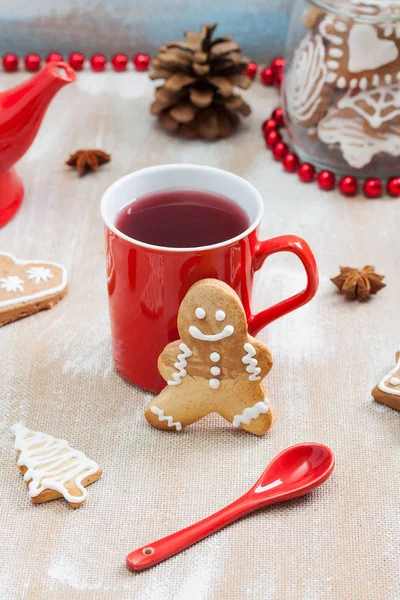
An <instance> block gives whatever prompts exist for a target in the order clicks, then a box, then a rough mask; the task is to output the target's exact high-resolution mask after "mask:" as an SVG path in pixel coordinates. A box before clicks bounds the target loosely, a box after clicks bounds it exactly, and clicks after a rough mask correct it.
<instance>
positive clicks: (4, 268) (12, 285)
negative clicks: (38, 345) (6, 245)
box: [0, 252, 67, 327]
mask: <svg viewBox="0 0 400 600" xmlns="http://www.w3.org/2000/svg"><path fill="white" fill-rule="evenodd" d="M66 292H67V272H66V270H65V268H64V267H63V266H61V265H59V264H57V263H50V262H44V261H43V262H42V261H35V260H33V261H26V260H21V259H19V258H15V256H13V255H12V254H8V253H6V252H0V327H1V326H2V325H5V324H6V323H11V321H16V320H17V319H21V318H22V317H27V316H29V315H32V314H33V313H35V312H38V311H40V310H44V309H47V308H52V307H53V306H54V305H55V304H57V302H58V301H59V300H61V298H63V297H64V296H65V294H66Z"/></svg>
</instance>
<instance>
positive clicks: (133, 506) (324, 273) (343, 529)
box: [0, 73, 400, 600]
mask: <svg viewBox="0 0 400 600" xmlns="http://www.w3.org/2000/svg"><path fill="white" fill-rule="evenodd" d="M25 77H26V75H25V74H18V75H11V76H9V75H2V76H1V78H0V79H1V84H2V87H4V88H5V87H10V86H12V85H15V84H17V83H18V82H19V81H20V80H22V79H24V78H25ZM152 85H153V84H151V83H150V82H149V81H148V79H147V77H146V75H145V74H132V73H127V74H115V73H107V74H93V73H83V74H80V75H79V81H78V83H77V84H76V85H74V86H69V88H66V89H64V90H62V92H60V94H59V95H58V96H57V97H56V99H55V100H54V102H53V104H52V105H51V107H50V109H49V111H48V114H47V115H46V118H45V121H44V123H43V125H42V128H41V130H40V133H39V135H38V137H37V139H36V140H35V142H34V145H33V147H32V148H31V150H30V151H29V153H28V154H27V155H26V156H25V157H24V159H23V160H22V161H21V163H20V164H19V167H18V170H19V173H20V174H21V175H22V177H23V179H24V182H25V186H26V200H25V203H24V206H23V208H22V210H21V212H20V213H19V214H18V216H17V217H16V218H15V220H14V221H13V222H12V223H10V224H8V225H7V226H6V227H5V228H3V229H2V230H1V231H0V247H1V249H2V250H6V251H9V252H12V253H14V254H16V255H17V256H19V257H22V258H31V259H40V258H42V259H44V260H54V261H58V262H61V263H62V264H64V265H65V266H66V267H67V268H68V270H69V275H70V288H69V293H68V295H67V296H66V298H65V299H64V300H63V301H62V302H61V303H60V304H59V305H58V306H56V307H55V308H54V309H53V310H51V311H49V312H44V313H41V314H38V315H35V316H32V317H29V318H27V319H25V320H21V321H19V322H16V323H14V324H10V325H7V326H5V327H3V328H2V329H1V330H0V352H1V361H0V389H1V393H0V409H1V410H0V419H1V420H0V427H1V447H0V474H1V477H0V499H1V500H0V544H1V546H0V597H1V598H2V599H3V600H14V599H20V598H21V599H22V598H24V599H29V600H32V599H34V600H37V599H47V598H51V599H52V598H69V599H71V600H73V599H75V598H79V599H81V598H96V599H97V598H99V599H103V598H104V599H109V598H110V599H113V598H118V599H125V598H127V599H128V598H135V599H139V600H147V599H149V600H170V599H177V600H186V599H188V598H190V599H191V600H203V599H207V600H208V599H212V600H214V599H216V600H220V599H242V598H251V599H253V598H254V599H257V600H258V599H263V600H285V599H288V600H289V599H290V600H292V599H302V600H322V599H323V600H325V599H338V600H394V599H397V598H399V597H400V580H399V558H400V551H399V530H400V529H399V517H400V502H399V484H400V469H399V425H400V415H399V414H398V413H397V412H395V411H393V410H391V409H388V408H386V407H383V406H380V405H377V404H376V403H374V401H373V400H372V398H371V396H370V391H371V389H372V388H373V386H374V385H375V384H376V382H377V381H378V380H379V379H380V378H381V377H382V376H383V375H384V374H385V373H386V372H388V371H389V369H390V368H391V367H392V366H393V364H394V354H395V351H396V350H397V348H398V345H399V335H400V334H399V316H398V311H399V297H400V279H399V258H400V253H399V221H400V201H396V200H392V199H383V200H379V201H367V200H364V199H362V198H357V199H354V200H349V199H344V198H342V197H341V196H339V194H337V193H329V194H324V193H322V192H320V191H319V190H318V189H317V187H316V186H313V185H311V186H305V185H303V184H300V183H299V182H298V181H297V178H296V176H293V175H286V174H284V173H282V171H281V167H280V165H279V164H277V163H274V162H273V161H272V160H271V158H270V156H269V155H268V153H267V152H266V151H265V149H264V144H263V140H262V137H261V136H260V130H259V128H260V124H261V122H262V120H263V119H264V118H265V117H266V116H267V115H268V114H269V113H270V111H271V109H272V108H273V107H274V106H275V105H276V104H277V95H276V92H275V91H274V90H267V89H266V88H265V87H262V86H260V85H259V84H257V85H254V88H253V89H252V90H251V91H250V92H249V93H248V94H246V98H247V99H248V102H249V103H250V104H251V105H252V107H253V116H252V117H251V119H248V121H249V122H248V123H246V124H245V125H244V126H243V128H242V130H241V131H240V132H238V134H237V135H236V136H235V137H232V138H231V139H229V140H226V141H223V142H218V143H216V144H208V143H204V142H200V141H195V142H187V141H184V140H180V139H175V138H171V137H169V136H167V135H166V134H165V133H163V132H162V131H161V130H160V129H158V128H157V126H156V124H155V122H154V119H152V118H151V117H150V116H148V105H149V103H150V102H151V98H152V95H153V92H152ZM80 147H100V148H102V149H104V150H106V151H108V152H110V153H111V154H112V156H113V158H112V162H111V163H110V164H108V165H106V166H104V167H102V169H101V171H99V173H98V174H97V175H95V176H88V177H86V178H84V179H79V178H78V176H77V174H76V172H74V171H72V170H69V169H68V168H67V167H65V166H64V165H63V162H64V160H65V159H66V158H67V156H68V154H69V153H70V152H73V151H75V150H76V149H77V148H80ZM168 162H197V163H199V164H208V165H213V166H218V167H221V168H223V169H227V170H230V171H232V172H234V173H237V174H238V175H241V176H243V177H245V178H246V179H248V180H249V181H250V182H251V183H253V184H254V185H256V186H257V187H258V188H259V190H260V191H261V193H262V195H263V197H264V200H265V218H264V221H263V223H262V228H261V233H262V236H265V237H267V236H268V237H272V236H275V235H280V234H283V233H294V234H298V235H301V236H303V237H304V238H305V239H306V240H307V241H308V242H309V244H310V245H311V247H312V248H313V250H314V252H315V255H316V258H317V261H318V265H319V269H320V274H321V284H320V288H319V292H318V294H317V296H316V298H315V299H314V300H313V301H312V302H311V303H310V304H308V305H307V306H305V307H304V308H302V309H301V310H298V311H296V312H295V313H293V314H291V315H289V316H287V317H284V318H282V319H281V320H279V321H277V322H275V323H273V324H272V325H271V326H270V327H269V328H268V330H264V331H263V332H262V333H261V335H260V337H261V339H262V340H264V341H265V342H267V343H268V345H269V346H270V348H271V350H272V353H273V357H274V359H275V366H274V368H273V370H272V372H271V375H270V376H269V377H268V380H267V387H268V389H269V393H270V397H271V400H272V402H273V405H274V407H275V408H276V411H277V414H278V421H277V423H276V424H275V426H274V428H273V430H272V431H271V432H270V433H269V434H268V435H266V436H265V437H262V438H256V437H253V436H251V435H248V434H246V433H243V432H241V431H237V430H235V429H233V428H232V427H231V426H230V425H229V424H227V423H225V422H223V421H222V420H221V419H219V418H218V417H216V416H210V417H208V418H207V419H205V420H204V421H202V422H200V423H198V424H196V425H194V426H192V427H190V428H188V429H187V430H186V431H184V432H183V433H182V434H175V435H173V434H167V433H163V432H159V431H156V430H154V429H151V428H150V427H149V425H148V424H147V422H146V421H145V419H144V417H143V409H144V407H145V406H146V404H147V402H148V401H149V398H150V395H149V394H148V393H145V392H143V391H142V390H140V389H137V388H136V387H134V386H132V385H129V384H127V383H126V382H125V381H124V380H123V379H122V378H121V377H120V376H119V375H118V373H117V372H116V371H115V369H114V367H113V362H112V357H111V351H110V330H109V322H108V309H107V296H106V286H105V269H104V244H103V228H102V222H101V219H100V216H99V201H100V197H101V195H102V193H103V191H104V190H105V189H106V187H107V186H108V185H109V184H110V183H111V182H113V181H114V180H115V179H116V178H118V177H120V176H121V175H124V174H126V173H128V172H130V171H132V170H134V169H138V168H141V167H145V166H148V165H154V164H162V163H168ZM339 264H342V265H350V266H364V264H375V265H376V268H377V271H378V272H380V273H384V274H385V275H386V282H387V287H386V288H385V289H384V290H383V291H382V292H380V294H379V295H378V296H377V297H375V298H373V299H372V300H371V301H370V302H368V303H366V304H358V303H350V302H347V301H346V300H345V298H343V297H342V296H341V295H340V294H339V293H338V292H337V290H336V288H334V286H333V285H332V284H331V282H330V281H329V278H330V277H331V276H333V275H336V274H337V272H338V266H339ZM303 285H304V274H303V271H302V268H301V266H300V265H299V263H298V262H297V260H296V259H295V258H293V257H292V256H283V255H279V256H275V257H273V258H271V259H269V260H268V261H267V263H266V264H265V266H264V268H263V269H262V271H261V272H260V273H259V274H258V275H257V279H256V288H255V295H254V302H253V306H254V311H256V310H259V309H261V308H262V307H264V306H265V305H267V304H272V303H275V302H277V301H278V300H279V299H281V298H283V297H285V296H287V295H289V294H291V293H293V292H295V291H298V290H299V289H301V287H302V286H303ZM143 360H145V357H143ZM19 420H22V421H23V422H24V423H25V425H27V426H28V427H30V428H33V429H38V430H39V431H44V432H47V433H51V434H53V435H55V436H57V437H62V438H66V439H67V440H69V441H70V443H71V444H72V445H73V446H75V447H76V448H78V449H81V450H84V451H85V452H86V453H87V454H88V456H89V457H91V458H93V459H95V460H96V461H98V463H99V464H100V465H101V466H102V468H103V469H104V475H103V477H102V478H101V479H100V480H99V481H98V482H97V483H95V484H94V485H93V486H91V487H90V488H89V496H88V500H87V502H86V504H85V505H84V506H83V507H82V508H80V509H78V510H76V511H73V510H71V509H70V508H69V506H68V505H67V504H66V502H65V501H63V500H57V501H53V502H50V503H48V504H45V505H40V506H32V505H31V504H30V501H29V498H28V495H27V492H26V489H25V485H24V483H23V481H22V478H21V476H20V474H19V472H18V469H17V467H16V465H15V457H14V452H13V449H12V444H13V436H12V434H11V433H10V431H9V427H10V425H11V424H13V423H14V422H16V421H19ZM301 441H319V442H322V443H325V444H327V445H329V446H330V447H331V448H332V449H333V450H334V452H335V454H336V458H337V467H336V470H335V471H334V474H333V476H332V478H331V479H330V480H329V481H328V482H327V483H326V484H325V485H324V486H323V487H322V488H320V489H319V490H317V491H316V492H314V493H313V494H312V495H310V496H309V497H307V498H304V499H300V500H298V501H294V502H291V503H289V504H285V505H280V506H276V507H271V508H268V509H265V510H263V511H261V512H258V513H256V514H254V515H252V516H249V517H248V518H246V519H244V520H242V521H240V522H237V523H235V524H233V525H231V526H230V527H229V528H227V529H225V530H223V531H222V532H220V533H218V534H216V535H214V536H213V537H212V538H209V539H207V540H205V541H203V542H201V543H199V544H198V545H196V546H194V547H193V548H191V549H189V550H187V551H186V552H185V553H183V554H181V555H179V556H177V557H175V558H173V559H171V560H169V561H167V562H165V563H163V564H161V565H159V566H157V567H156V568H154V569H152V570H150V571H148V572H144V573H140V574H134V573H131V572H129V571H128V570H127V569H126V567H125V557H126V555H127V553H129V552H130V551H131V550H133V549H134V548H136V547H138V546H140V545H142V544H145V543H148V542H151V541H153V540H155V539H158V538H159V537H162V536H164V535H167V534H169V533H172V532H174V531H175V530H177V529H179V528H181V527H184V526H187V525H189V524H190V523H192V522H194V521H195V520H198V519H200V518H202V517H205V516H206V515H208V514H209V513H211V512H213V511H215V510H218V509H220V508H221V507H223V506H224V505H225V504H227V503H229V502H231V501H233V500H234V499H235V498H236V497H238V496H239V495H241V494H242V493H243V492H244V491H245V490H247V488H249V486H251V484H252V483H253V482H254V481H255V480H256V479H257V477H258V476H259V474H260V473H261V472H262V471H263V469H264V468H265V466H266V464H267V463H268V462H269V460H270V459H271V458H272V457H273V456H274V455H275V454H276V453H278V452H279V451H280V450H282V449H283V448H285V447H286V446H289V445H291V444H294V443H297V442H301Z"/></svg>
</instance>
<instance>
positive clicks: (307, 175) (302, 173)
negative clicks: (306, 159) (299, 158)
mask: <svg viewBox="0 0 400 600" xmlns="http://www.w3.org/2000/svg"><path fill="white" fill-rule="evenodd" d="M298 175H299V178H300V179H301V181H303V182H304V183H310V182H311V181H313V179H314V175H315V168H314V167H313V166H312V165H310V163H303V164H302V165H300V167H299V170H298Z"/></svg>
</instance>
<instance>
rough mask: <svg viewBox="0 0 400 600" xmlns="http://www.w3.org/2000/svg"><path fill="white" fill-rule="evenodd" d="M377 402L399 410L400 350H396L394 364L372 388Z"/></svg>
mask: <svg viewBox="0 0 400 600" xmlns="http://www.w3.org/2000/svg"><path fill="white" fill-rule="evenodd" d="M372 396H373V397H374V399H375V400H376V401H377V402H380V403H381V404H386V406H390V408H395V409H396V410H400V351H398V352H396V366H395V367H394V369H392V370H391V371H390V373H388V374H387V375H385V377H384V378H383V379H382V380H381V381H380V382H379V383H378V385H377V386H375V387H374V389H373V390H372Z"/></svg>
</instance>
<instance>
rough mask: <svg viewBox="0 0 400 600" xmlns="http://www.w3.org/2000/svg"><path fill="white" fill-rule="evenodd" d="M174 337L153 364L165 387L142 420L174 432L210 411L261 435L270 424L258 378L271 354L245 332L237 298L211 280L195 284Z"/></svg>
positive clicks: (268, 365) (270, 414)
mask: <svg viewBox="0 0 400 600" xmlns="http://www.w3.org/2000/svg"><path fill="white" fill-rule="evenodd" d="M178 330H179V335H180V339H179V340H177V341H176V342H172V343H171V344H168V346H166V348H165V349H164V350H163V352H162V354H161V355H160V357H159V360H158V369H159V371H160V374H161V376H162V377H163V378H164V379H165V381H166V382H167V387H165V388H164V390H163V391H162V392H161V393H160V394H159V395H158V396H156V397H155V398H153V400H152V401H151V402H150V404H149V406H148V407H147V409H146V412H145V416H146V419H147V420H148V422H149V423H150V425H152V426H153V427H156V428H157V429H163V430H167V431H168V430H176V431H180V430H181V429H182V428H183V427H185V426H187V425H190V424H192V423H195V422H196V421H199V420H200V419H202V418H203V417H205V416H206V415H208V414H210V413H214V412H215V413H218V414H219V415H220V416H221V417H223V418H224V419H226V420H227V421H230V422H231V423H232V424H233V425H234V426H235V427H240V428H242V429H245V430H246V431H249V432H251V433H254V434H256V435H263V434H264V433H266V432H267V431H268V430H269V429H270V427H271V426H272V424H273V422H274V418H275V417H274V413H273V410H272V408H271V406H270V404H269V401H268V398H267V393H266V390H265V387H264V385H263V382H262V379H263V378H264V377H265V376H266V375H268V373H269V371H270V370H271V368H272V358H271V353H270V351H269V350H268V348H267V347H266V346H265V345H264V344H263V343H262V342H260V341H259V340H256V339H255V338H253V337H251V336H250V335H249V334H248V331H247V321H246V315H245V312H244V309H243V306H242V303H241V301H240V299H239V297H238V296H237V294H236V293H235V292H234V291H233V290H232V288H230V287H229V286H228V285H226V284H225V283H223V282H221V281H217V280H215V279H203V280H202V281H198V282H197V283H195V284H194V285H193V286H192V287H191V288H190V289H189V291H188V293H187V294H186V296H185V298H184V299H183V301H182V304H181V306H180V308H179V313H178Z"/></svg>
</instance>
